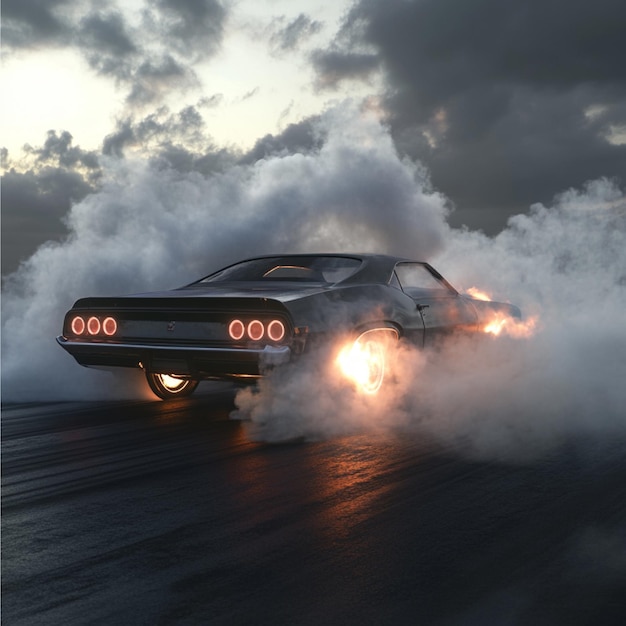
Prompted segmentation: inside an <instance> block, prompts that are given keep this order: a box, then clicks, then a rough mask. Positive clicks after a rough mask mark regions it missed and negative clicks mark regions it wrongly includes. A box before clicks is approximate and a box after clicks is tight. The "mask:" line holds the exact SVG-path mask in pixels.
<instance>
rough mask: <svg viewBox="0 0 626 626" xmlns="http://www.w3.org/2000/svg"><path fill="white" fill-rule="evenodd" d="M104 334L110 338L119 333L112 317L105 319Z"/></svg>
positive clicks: (103, 324) (103, 323)
mask: <svg viewBox="0 0 626 626" xmlns="http://www.w3.org/2000/svg"><path fill="white" fill-rule="evenodd" d="M102 332H103V333H104V334H105V335H107V336H108V337H110V336H111V335H115V333H116V332H117V322H116V321H115V319H113V318H112V317H107V318H105V320H104V322H102Z"/></svg>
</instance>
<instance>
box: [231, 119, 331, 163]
mask: <svg viewBox="0 0 626 626" xmlns="http://www.w3.org/2000/svg"><path fill="white" fill-rule="evenodd" d="M322 144H323V137H322V135H321V134H320V131H319V117H311V118H308V119H305V120H303V121H302V122H298V123H296V124H289V126H287V128H286V129H285V130H284V131H283V132H282V133H280V135H271V134H270V135H265V137H262V138H261V139H258V140H257V142H256V143H255V144H254V147H253V148H252V149H251V150H250V151H249V152H248V153H246V154H245V155H244V156H243V158H242V159H241V163H255V162H256V161H260V160H261V159H267V158H268V157H272V156H280V155H285V154H295V153H302V154H308V153H311V152H313V151H315V150H318V149H319V148H320V147H321V146H322Z"/></svg>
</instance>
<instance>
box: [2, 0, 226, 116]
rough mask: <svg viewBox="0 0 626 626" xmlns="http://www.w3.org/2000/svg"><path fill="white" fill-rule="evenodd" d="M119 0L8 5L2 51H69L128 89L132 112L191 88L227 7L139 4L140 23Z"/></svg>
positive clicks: (213, 2) (174, 1)
mask: <svg viewBox="0 0 626 626" xmlns="http://www.w3.org/2000/svg"><path fill="white" fill-rule="evenodd" d="M121 5H122V3H121V1H120V2H114V1H111V0H108V1H107V0H103V1H102V2H99V3H97V8H95V9H94V8H93V7H94V6H96V5H95V4H92V3H90V2H87V1H86V0H83V1H77V2H70V1H69V0H8V1H5V2H4V4H3V7H2V9H3V16H2V19H3V25H2V30H3V44H4V50H3V52H7V51H8V53H10V52H11V51H13V50H17V49H28V48H36V47H41V46H44V45H45V46H55V47H58V48H73V49H76V50H77V51H78V52H79V53H80V54H81V55H82V56H83V57H84V58H85V59H86V60H87V62H88V63H89V65H90V67H91V68H92V69H93V70H94V71H96V72H97V73H98V74H100V75H101V76H105V77H108V78H111V79H113V80H114V81H115V83H116V84H117V85H118V86H120V87H121V88H122V89H125V90H127V91H128V98H127V104H128V105H129V106H130V107H132V108H136V107H138V106H145V105H147V104H154V103H158V102H159V101H160V100H161V98H162V97H163V96H165V95H166V94H168V93H171V92H172V91H183V90H185V89H189V88H191V87H197V86H198V85H199V84H200V83H199V80H198V78H197V76H196V74H195V72H194V65H195V64H196V63H198V62H199V61H202V60H204V59H206V58H208V57H210V56H211V55H213V54H215V53H216V52H217V51H218V50H219V48H220V45H221V42H222V37H223V30H224V24H225V21H226V19H227V10H226V8H225V6H224V5H223V4H222V3H221V2H219V1H218V0H145V3H144V8H143V11H142V12H141V20H140V22H139V23H134V22H132V21H129V19H128V17H127V15H125V14H124V13H123V12H122V11H121Z"/></svg>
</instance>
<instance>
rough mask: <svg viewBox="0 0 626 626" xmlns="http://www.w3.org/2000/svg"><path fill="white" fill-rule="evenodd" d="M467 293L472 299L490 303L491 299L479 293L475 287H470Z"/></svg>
mask: <svg viewBox="0 0 626 626" xmlns="http://www.w3.org/2000/svg"><path fill="white" fill-rule="evenodd" d="M467 293H468V294H469V295H470V296H472V298H476V300H485V301H487V302H491V298H490V297H489V296H488V295H487V293H486V292H484V291H481V290H480V289H478V288H477V287H470V288H469V289H468V290H467Z"/></svg>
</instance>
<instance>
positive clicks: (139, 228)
mask: <svg viewBox="0 0 626 626" xmlns="http://www.w3.org/2000/svg"><path fill="white" fill-rule="evenodd" d="M316 131H317V132H319V133H320V136H321V137H324V141H323V142H322V143H321V147H320V148H319V149H317V150H315V151H313V152H311V153H309V154H291V155H285V156H281V157H272V158H267V159H261V160H259V161H257V162H256V163H254V164H247V165H241V166H234V167H232V168H230V169H228V170H227V171H226V172H224V173H221V174H220V173H218V174H213V175H211V176H203V175H201V174H199V173H197V172H195V173H181V172H178V171H176V170H174V169H172V168H171V167H170V166H169V165H167V164H166V163H164V162H162V161H150V162H147V161H128V160H120V159H114V158H110V159H108V160H105V161H104V162H103V176H104V183H103V185H102V187H101V189H100V190H99V191H98V192H96V193H93V194H90V195H88V196H87V197H85V198H84V199H83V200H82V201H80V202H79V203H77V204H76V205H74V206H73V208H72V209H71V211H70V212H69V214H68V216H67V225H68V228H69V231H70V235H69V237H68V238H67V239H66V240H65V241H64V242H63V243H60V244H57V243H49V244H47V245H45V246H43V247H41V248H40V249H39V250H38V251H37V252H36V253H35V254H34V255H33V256H32V257H31V258H30V259H29V260H28V261H27V262H26V263H24V264H22V266H21V267H20V269H19V270H18V271H17V272H16V273H15V274H13V275H12V276H10V277H9V278H8V280H7V281H6V282H5V285H4V287H5V289H4V294H3V302H2V306H3V311H2V360H3V366H2V382H3V397H4V399H5V401H14V400H39V399H67V398H84V397H88V398H92V397H107V395H109V394H111V393H113V394H118V393H119V389H117V388H116V383H115V382H114V381H109V380H108V379H110V378H111V377H107V376H104V375H103V374H101V373H98V372H95V373H94V372H92V371H88V370H85V369H83V368H79V367H77V366H76V364H75V363H74V362H73V360H72V359H71V357H69V355H66V354H63V352H62V351H61V350H60V349H59V348H58V346H57V345H56V343H55V341H54V337H55V336H56V335H58V334H59V333H60V330H61V324H62V320H63V315H64V312H65V311H66V310H67V309H69V308H70V307H71V306H72V304H73V302H74V301H75V300H76V299H78V298H79V297H82V296H86V295H119V294H123V293H133V292H134V293H136V292H145V291H151V290H163V289H170V288H174V287H178V286H180V285H183V284H186V283H188V282H191V281H192V280H195V279H197V278H200V277H201V276H204V275H206V274H208V273H209V272H210V271H212V270H216V269H219V268H220V267H221V266H223V265H225V264H227V263H230V262H234V261H237V260H240V259H242V258H245V257H248V256H254V255H257V254H271V253H276V252H277V251H280V252H300V251H302V252H309V251H336V250H350V249H351V250H356V251H391V250H395V251H398V252H399V253H400V254H406V255H408V256H416V255H417V256H419V257H428V256H431V255H432V254H433V253H435V252H436V251H437V250H438V249H440V248H442V247H443V245H444V241H445V238H446V236H447V232H448V227H447V225H446V221H445V216H446V213H447V209H446V201H445V198H444V197H443V196H442V195H441V194H438V193H435V192H433V191H432V190H431V189H430V188H429V185H428V180H427V176H426V172H425V171H424V170H422V169H421V168H420V167H419V166H418V165H416V164H414V163H411V162H409V161H403V160H401V159H400V158H399V157H398V155H397V153H396V151H395V148H394V146H393V142H392V140H391V138H390V136H389V134H388V133H387V131H386V129H385V128H384V127H382V126H381V125H380V124H379V122H378V121H377V120H376V119H375V118H374V117H373V116H372V115H370V114H367V113H366V112H361V111H359V110H358V109H357V108H356V107H355V106H354V105H352V104H351V103H346V104H345V105H343V106H338V107H336V108H334V109H332V110H330V111H329V112H328V113H327V114H326V115H324V116H322V117H321V119H320V120H319V123H318V124H317V127H316Z"/></svg>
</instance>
